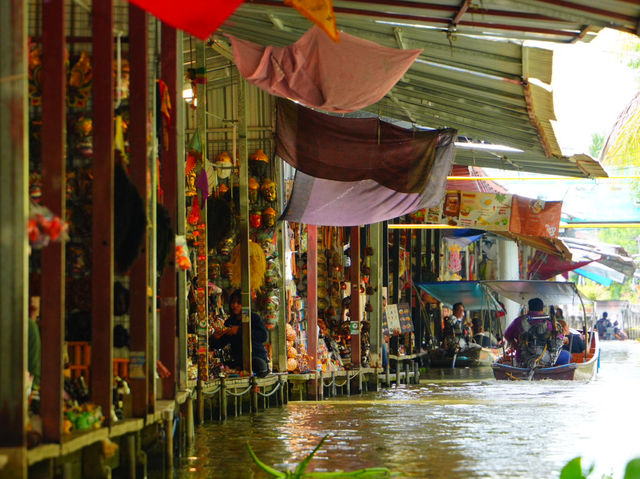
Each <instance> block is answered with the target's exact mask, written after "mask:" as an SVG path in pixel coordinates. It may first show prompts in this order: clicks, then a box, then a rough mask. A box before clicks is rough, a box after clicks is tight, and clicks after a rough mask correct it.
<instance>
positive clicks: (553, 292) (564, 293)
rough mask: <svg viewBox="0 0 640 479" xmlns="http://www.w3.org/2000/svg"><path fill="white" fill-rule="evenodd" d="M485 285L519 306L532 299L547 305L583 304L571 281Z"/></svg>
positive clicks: (493, 282)
mask: <svg viewBox="0 0 640 479" xmlns="http://www.w3.org/2000/svg"><path fill="white" fill-rule="evenodd" d="M483 284H486V285H487V287H488V288H489V289H491V290H493V291H495V292H496V293H498V294H500V295H501V296H504V297H505V298H508V299H510V300H511V301H515V302H516V303H518V304H527V303H528V301H529V300H530V299H532V298H540V299H542V301H543V302H544V304H545V305H551V304H555V305H570V304H571V305H579V304H581V301H580V292H579V291H578V288H577V287H576V285H575V283H572V282H570V281H566V282H565V281H518V280H516V281H483ZM584 301H586V300H585V299H584V298H583V299H582V302H584Z"/></svg>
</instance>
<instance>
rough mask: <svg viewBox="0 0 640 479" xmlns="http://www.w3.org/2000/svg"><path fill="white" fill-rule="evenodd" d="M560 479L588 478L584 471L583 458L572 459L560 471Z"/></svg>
mask: <svg viewBox="0 0 640 479" xmlns="http://www.w3.org/2000/svg"><path fill="white" fill-rule="evenodd" d="M560 479H586V476H585V475H584V474H583V472H582V458H580V457H576V458H574V459H571V460H570V461H569V462H568V463H567V464H566V466H564V467H563V468H562V471H560Z"/></svg>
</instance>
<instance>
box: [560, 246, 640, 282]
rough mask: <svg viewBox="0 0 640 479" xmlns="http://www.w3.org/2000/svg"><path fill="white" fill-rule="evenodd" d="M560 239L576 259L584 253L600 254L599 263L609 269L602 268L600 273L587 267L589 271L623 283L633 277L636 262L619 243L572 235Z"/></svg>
mask: <svg viewBox="0 0 640 479" xmlns="http://www.w3.org/2000/svg"><path fill="white" fill-rule="evenodd" d="M559 239H561V240H562V242H563V243H564V244H565V245H566V246H567V247H568V248H569V249H570V250H571V252H572V254H573V256H574V259H575V258H576V257H581V256H584V255H593V254H597V255H599V256H600V257H599V258H598V260H597V263H600V265H602V266H605V267H607V268H608V269H602V270H601V271H600V272H599V273H598V271H596V270H594V269H593V268H591V269H590V270H589V269H587V271H591V272H592V273H594V274H600V275H601V276H604V277H605V278H609V279H611V280H613V281H616V282H619V283H623V282H624V281H626V279H628V278H631V277H632V276H633V273H634V272H635V270H636V264H635V262H634V261H633V259H632V258H631V257H630V256H629V254H628V253H627V252H626V251H625V249H624V248H622V247H621V246H619V245H615V244H608V243H600V242H597V241H590V240H584V239H579V238H570V237H562V238H559ZM590 266H592V267H594V264H593V263H592V264H591V265H590ZM609 269H610V270H613V272H610V271H609ZM616 273H618V274H616ZM620 275H622V276H620ZM623 276H624V278H623Z"/></svg>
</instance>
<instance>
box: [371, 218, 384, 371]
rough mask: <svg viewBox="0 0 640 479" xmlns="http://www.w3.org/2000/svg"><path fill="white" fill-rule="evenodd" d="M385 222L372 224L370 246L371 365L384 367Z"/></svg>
mask: <svg viewBox="0 0 640 479" xmlns="http://www.w3.org/2000/svg"><path fill="white" fill-rule="evenodd" d="M383 230H384V228H383V224H382V223H374V224H372V225H371V226H370V231H369V234H370V241H369V243H370V246H371V248H372V249H373V255H372V256H371V274H370V276H369V285H370V286H371V287H372V288H373V294H372V295H371V296H370V298H371V306H372V307H373V312H372V313H371V315H370V318H371V319H370V327H369V339H370V342H371V349H370V351H371V353H370V354H371V366H372V367H382V343H383V338H382V314H383V309H382V285H383V273H382V256H383V255H382V249H383V248H385V247H386V245H387V242H386V241H383V240H382V235H383Z"/></svg>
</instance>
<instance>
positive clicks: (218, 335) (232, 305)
mask: <svg viewBox="0 0 640 479" xmlns="http://www.w3.org/2000/svg"><path fill="white" fill-rule="evenodd" d="M229 310H230V315H229V317H228V318H227V320H226V321H225V323H224V325H225V329H223V330H220V331H216V332H215V333H213V335H212V336H211V337H210V338H209V348H210V349H220V348H224V347H225V346H226V345H227V344H229V345H230V346H231V362H230V364H229V366H230V367H232V368H235V369H242V349H243V348H242V299H241V296H240V290H239V289H237V290H235V291H234V292H233V293H232V294H231V296H230V298H229ZM267 338H268V336H267V328H265V326H264V323H263V322H262V319H261V318H260V316H259V315H258V314H256V313H254V312H253V311H252V312H251V364H252V368H253V372H254V373H255V375H256V376H258V377H259V378H263V377H265V376H266V375H268V374H269V357H268V356H267V350H266V348H265V347H264V343H265V342H266V341H267Z"/></svg>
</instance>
